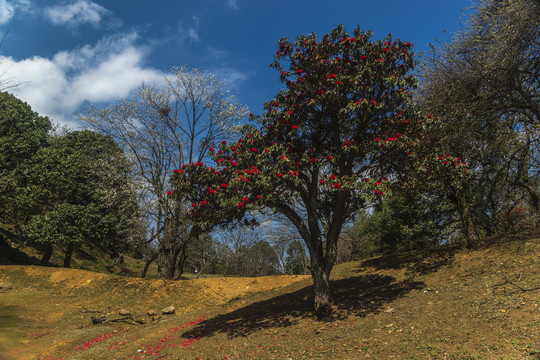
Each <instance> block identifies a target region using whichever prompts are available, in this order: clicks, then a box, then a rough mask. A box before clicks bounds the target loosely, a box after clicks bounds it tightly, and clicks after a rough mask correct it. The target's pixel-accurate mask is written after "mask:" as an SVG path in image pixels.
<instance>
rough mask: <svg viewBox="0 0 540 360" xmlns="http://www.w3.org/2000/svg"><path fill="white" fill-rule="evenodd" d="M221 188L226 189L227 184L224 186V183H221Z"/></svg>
mask: <svg viewBox="0 0 540 360" xmlns="http://www.w3.org/2000/svg"><path fill="white" fill-rule="evenodd" d="M220 186H221V187H222V188H226V187H227V186H229V184H226V183H223V184H221V185H220Z"/></svg>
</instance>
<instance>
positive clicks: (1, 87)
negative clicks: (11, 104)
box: [0, 31, 19, 91]
mask: <svg viewBox="0 0 540 360" xmlns="http://www.w3.org/2000/svg"><path fill="white" fill-rule="evenodd" d="M8 33H9V31H7V32H6V33H5V34H4V36H2V38H1V39H0V48H1V47H2V44H3V42H4V39H5V38H6V36H7V35H8ZM0 64H1V63H0ZM7 72H8V70H5V69H0V91H5V90H7V89H10V88H13V87H16V86H19V83H18V82H17V81H15V80H14V79H13V78H6V75H7Z"/></svg>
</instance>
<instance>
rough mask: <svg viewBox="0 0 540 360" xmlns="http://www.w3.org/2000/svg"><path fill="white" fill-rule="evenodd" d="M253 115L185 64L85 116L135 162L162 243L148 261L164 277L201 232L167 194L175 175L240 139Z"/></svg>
mask: <svg viewBox="0 0 540 360" xmlns="http://www.w3.org/2000/svg"><path fill="white" fill-rule="evenodd" d="M247 113H248V110H247V108H246V107H244V106H242V105H240V104H239V103H238V102H237V101H236V98H235V96H232V95H229V94H228V93H227V91H225V89H224V83H223V82H222V81H218V80H217V79H216V78H215V77H214V76H213V75H211V74H209V73H207V72H202V71H199V70H197V69H187V68H185V67H182V68H173V69H172V75H170V76H165V85H164V86H162V87H153V86H146V85H144V84H143V86H142V87H141V88H140V89H139V90H138V91H137V92H136V93H135V95H133V96H132V97H131V98H129V99H122V100H121V101H120V102H118V103H116V104H114V105H111V106H108V107H102V108H99V107H96V106H90V108H89V110H88V112H87V113H86V114H84V115H80V118H81V119H82V120H83V121H85V122H87V123H88V124H90V125H91V126H92V127H93V128H95V129H96V130H98V131H99V132H102V133H105V134H108V135H110V136H112V137H113V138H114V139H115V140H116V141H117V142H118V143H119V144H120V145H121V146H122V147H123V148H124V150H125V151H126V154H127V156H128V158H129V159H130V160H131V162H132V165H133V172H134V181H135V183H136V185H137V188H138V189H139V194H140V199H141V203H142V204H143V206H142V208H143V211H144V215H145V218H146V222H147V224H148V231H147V233H148V236H147V243H148V244H155V245H157V252H156V253H155V254H154V256H150V257H149V258H148V262H151V261H153V260H155V259H157V260H158V268H159V269H160V274H159V275H160V276H161V277H163V278H166V279H173V278H174V277H175V272H176V268H177V259H178V257H179V256H180V254H182V253H183V252H184V253H185V249H186V244H187V242H189V241H190V240H191V239H192V238H193V237H194V236H195V235H197V234H194V233H193V231H192V230H193V229H192V227H191V223H190V222H189V221H188V220H187V219H186V217H185V216H184V215H185V213H186V211H187V208H188V206H189V204H184V203H180V202H175V201H174V200H173V199H172V198H171V197H169V196H168V194H167V193H168V191H169V190H170V187H169V186H170V184H169V181H168V179H169V176H170V175H171V174H172V173H173V170H175V169H178V168H179V167H180V165H181V164H184V163H190V162H200V161H202V160H203V159H204V158H205V157H206V156H207V151H208V149H209V148H211V147H212V146H215V145H216V144H215V143H216V141H217V140H218V139H219V140H222V139H228V138H230V137H231V136H232V135H233V134H234V129H235V126H236V125H237V124H238V123H239V122H240V121H241V120H242V119H243V118H245V117H246V116H247ZM147 264H148V263H147ZM180 271H181V270H180ZM143 275H144V274H143Z"/></svg>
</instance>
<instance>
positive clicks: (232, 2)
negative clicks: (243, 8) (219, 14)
mask: <svg viewBox="0 0 540 360" xmlns="http://www.w3.org/2000/svg"><path fill="white" fill-rule="evenodd" d="M227 6H228V7H230V8H231V9H233V10H238V0H227Z"/></svg>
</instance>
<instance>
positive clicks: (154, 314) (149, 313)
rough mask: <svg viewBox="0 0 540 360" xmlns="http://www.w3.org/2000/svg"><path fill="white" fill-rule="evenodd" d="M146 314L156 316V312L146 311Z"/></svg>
mask: <svg viewBox="0 0 540 360" xmlns="http://www.w3.org/2000/svg"><path fill="white" fill-rule="evenodd" d="M146 313H147V314H148V316H156V315H157V311H156V310H148V311H147V312H146Z"/></svg>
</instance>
